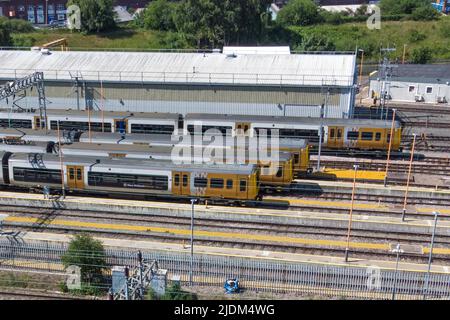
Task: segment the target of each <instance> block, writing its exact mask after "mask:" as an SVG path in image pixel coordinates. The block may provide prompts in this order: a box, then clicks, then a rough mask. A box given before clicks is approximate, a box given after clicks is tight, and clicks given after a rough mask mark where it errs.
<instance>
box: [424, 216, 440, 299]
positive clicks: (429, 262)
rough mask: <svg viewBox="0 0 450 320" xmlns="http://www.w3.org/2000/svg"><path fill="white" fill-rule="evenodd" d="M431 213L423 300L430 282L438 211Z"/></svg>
mask: <svg viewBox="0 0 450 320" xmlns="http://www.w3.org/2000/svg"><path fill="white" fill-rule="evenodd" d="M433 214H434V227H433V233H432V235H431V245H430V253H429V255H428V269H427V274H426V275H425V285H424V291H423V299H424V300H425V299H426V298H427V295H428V286H429V282H430V271H431V262H432V260H433V247H434V237H435V235H436V227H437V222H438V216H439V212H437V211H434V212H433Z"/></svg>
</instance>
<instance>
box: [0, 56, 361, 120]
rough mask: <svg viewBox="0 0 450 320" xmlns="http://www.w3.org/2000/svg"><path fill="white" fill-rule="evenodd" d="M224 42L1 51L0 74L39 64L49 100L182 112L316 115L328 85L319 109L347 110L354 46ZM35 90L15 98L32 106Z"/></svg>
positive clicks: (13, 74) (335, 114) (333, 113)
mask: <svg viewBox="0 0 450 320" xmlns="http://www.w3.org/2000/svg"><path fill="white" fill-rule="evenodd" d="M225 49H226V50H225V51H226V52H228V54H222V53H221V52H220V51H218V52H213V53H162V52H51V54H43V53H41V52H40V51H0V60H1V61H2V65H1V66H0V81H6V80H12V79H14V78H20V77H23V76H25V75H27V74H30V73H33V72H34V71H35V70H39V71H43V72H44V76H45V79H46V95H47V98H48V100H49V104H48V108H64V109H66V108H72V109H86V108H91V109H93V110H100V109H103V110H120V111H146V112H172V113H181V114H186V113H195V112H200V113H218V114H226V113H228V114H250V115H279V116H283V115H285V116H311V117H318V116H320V105H321V104H324V103H325V98H326V96H327V92H328V91H329V94H328V98H327V103H326V104H327V107H326V108H325V110H324V113H325V115H324V116H325V117H332V118H346V117H351V116H352V114H353V107H354V95H355V80H356V55H355V53H328V54H289V53H287V54H286V53H285V52H284V51H283V52H282V53H267V51H266V50H262V49H261V50H257V51H256V53H251V54H246V53H245V52H252V50H249V48H245V50H236V48H235V49H231V51H230V50H228V49H227V48H225ZM281 49H282V48H281ZM277 50H280V48H277ZM276 52H277V51H276ZM35 94H36V90H34V91H32V92H29V93H28V95H29V97H28V98H26V99H22V100H21V101H20V103H21V105H22V106H23V107H27V108H30V107H35V106H36V103H37V100H36V98H33V95H35ZM0 107H11V101H9V104H6V101H0Z"/></svg>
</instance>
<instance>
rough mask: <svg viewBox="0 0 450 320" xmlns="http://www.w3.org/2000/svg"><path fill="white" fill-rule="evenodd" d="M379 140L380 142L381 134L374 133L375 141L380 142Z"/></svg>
mask: <svg viewBox="0 0 450 320" xmlns="http://www.w3.org/2000/svg"><path fill="white" fill-rule="evenodd" d="M380 140H381V132H377V133H375V141H380Z"/></svg>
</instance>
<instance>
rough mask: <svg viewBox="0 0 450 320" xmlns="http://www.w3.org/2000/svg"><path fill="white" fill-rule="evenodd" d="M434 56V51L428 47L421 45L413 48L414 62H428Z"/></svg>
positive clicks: (412, 56) (412, 57)
mask: <svg viewBox="0 0 450 320" xmlns="http://www.w3.org/2000/svg"><path fill="white" fill-rule="evenodd" d="M431 58H432V51H431V49H430V48H428V47H420V48H416V49H414V50H413V52H412V54H411V59H412V61H411V62H412V63H415V64H426V63H428V62H429V61H430V60H431Z"/></svg>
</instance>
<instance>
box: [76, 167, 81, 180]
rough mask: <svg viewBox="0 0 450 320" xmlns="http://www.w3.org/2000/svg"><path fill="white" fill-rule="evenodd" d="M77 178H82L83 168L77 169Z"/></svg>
mask: <svg viewBox="0 0 450 320" xmlns="http://www.w3.org/2000/svg"><path fill="white" fill-rule="evenodd" d="M77 180H81V169H77Z"/></svg>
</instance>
